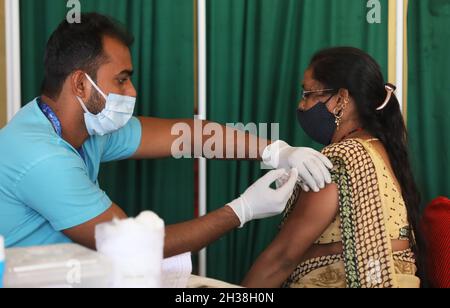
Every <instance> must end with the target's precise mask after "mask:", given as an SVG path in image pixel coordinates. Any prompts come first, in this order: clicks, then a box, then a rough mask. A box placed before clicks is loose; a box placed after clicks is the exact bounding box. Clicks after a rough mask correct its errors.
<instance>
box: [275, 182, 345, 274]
mask: <svg viewBox="0 0 450 308" xmlns="http://www.w3.org/2000/svg"><path fill="white" fill-rule="evenodd" d="M338 209H339V194H338V187H337V185H336V184H331V185H328V186H327V187H326V188H325V189H323V190H321V191H320V192H318V193H314V192H308V193H305V192H302V193H301V194H300V196H299V198H298V200H297V205H296V207H295V209H294V210H293V211H292V213H291V214H290V216H289V218H288V220H287V221H286V223H285V225H284V226H283V228H282V230H281V231H280V233H279V234H278V236H277V237H276V239H275V240H274V242H273V243H272V244H271V247H269V249H271V248H272V249H276V250H280V251H282V252H283V253H282V255H283V256H284V259H285V260H284V261H283V262H284V263H286V264H289V263H291V262H292V263H293V265H295V266H297V265H298V263H299V262H300V260H301V258H302V256H303V255H304V254H305V253H306V251H307V250H308V249H309V247H310V246H311V245H312V244H313V243H314V242H315V241H316V240H317V239H318V238H319V237H320V235H321V234H322V233H323V232H324V231H325V230H326V229H327V227H328V226H329V225H330V224H331V223H332V222H333V220H334V219H335V218H336V215H337V213H338Z"/></svg>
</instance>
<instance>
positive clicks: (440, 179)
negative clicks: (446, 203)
mask: <svg viewBox="0 0 450 308" xmlns="http://www.w3.org/2000/svg"><path fill="white" fill-rule="evenodd" d="M408 13H409V16H408V25H409V27H408V30H409V31H408V41H409V46H408V51H409V95H408V129H409V138H410V144H411V152H412V156H413V162H414V167H415V171H416V178H417V182H418V184H419V188H420V190H421V194H422V200H423V206H425V205H426V204H429V202H430V201H431V200H432V199H434V198H436V197H438V196H447V197H450V137H449V136H450V135H449V134H450V120H449V119H450V99H449V95H450V82H449V81H450V58H449V50H450V41H449V38H450V1H448V0H426V1H424V0H410V1H409V12H408Z"/></svg>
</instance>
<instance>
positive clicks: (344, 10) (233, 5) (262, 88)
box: [207, 0, 388, 283]
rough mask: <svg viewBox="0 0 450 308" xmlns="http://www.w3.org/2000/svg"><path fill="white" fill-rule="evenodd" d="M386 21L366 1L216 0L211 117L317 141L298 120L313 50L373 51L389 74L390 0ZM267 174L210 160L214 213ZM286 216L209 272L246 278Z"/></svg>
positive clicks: (250, 232) (297, 141) (239, 244)
mask: <svg viewBox="0 0 450 308" xmlns="http://www.w3.org/2000/svg"><path fill="white" fill-rule="evenodd" d="M381 3H382V12H381V24H369V23H368V22H367V20H366V15H367V13H368V11H369V10H368V9H367V7H366V5H367V1H366V0H339V1H336V0H239V1H230V0H211V1H208V11H207V12H208V74H209V78H208V83H209V87H208V91H209V97H208V104H209V105H208V110H209V115H208V116H209V119H210V120H215V121H219V122H223V123H237V122H243V123H249V122H256V123H260V122H261V123H280V130H281V132H280V137H281V138H282V139H284V140H287V141H288V142H290V143H291V144H293V145H302V146H316V147H317V145H316V144H313V143H312V142H311V141H310V139H308V138H307V137H306V136H305V135H304V134H303V132H302V130H301V129H300V127H299V126H298V124H297V121H296V116H295V111H296V108H297V105H298V100H299V98H300V89H301V86H300V82H301V80H302V78H303V71H304V70H305V69H306V68H307V65H308V62H309V60H310V57H311V56H312V54H313V53H314V52H316V51H318V50H319V49H322V48H325V47H330V46H336V45H350V46H355V47H359V48H362V49H364V50H366V51H368V52H369V53H370V54H372V55H373V56H374V57H375V58H376V59H377V60H378V62H379V63H380V65H381V66H382V67H383V69H384V72H385V73H386V72H387V50H388V49H387V19H388V15H387V1H381ZM261 175H262V172H261V171H260V169H259V164H258V163H250V162H216V161H214V162H210V163H209V165H208V205H209V209H210V210H212V209H214V208H217V207H219V206H222V205H223V204H224V203H226V202H228V201H230V200H232V199H233V198H235V197H236V196H238V195H239V194H240V193H242V192H243V191H244V190H245V188H246V187H247V186H248V185H249V183H251V182H253V181H255V180H256V179H257V178H258V177H259V176H261ZM279 221H280V218H275V219H271V220H265V221H262V222H256V223H251V224H249V225H248V226H247V227H245V228H244V229H242V230H238V231H236V232H233V233H232V234H230V235H229V236H226V237H225V238H223V239H222V240H220V241H219V242H217V243H216V244H214V245H212V246H211V247H210V249H209V252H208V256H209V257H208V276H211V277H215V278H219V279H223V280H226V281H230V282H234V283H238V282H240V281H241V279H242V278H243V276H244V275H245V273H246V272H247V271H248V269H249V267H250V266H251V264H252V263H253V262H254V260H255V258H256V257H257V256H258V255H259V254H260V252H261V251H262V250H263V249H264V248H265V247H266V246H267V245H268V243H270V241H271V240H272V239H273V237H274V235H275V234H276V232H277V230H278V229H277V226H278V223H279Z"/></svg>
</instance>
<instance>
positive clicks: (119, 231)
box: [95, 212, 164, 288]
mask: <svg viewBox="0 0 450 308" xmlns="http://www.w3.org/2000/svg"><path fill="white" fill-rule="evenodd" d="M95 239H96V244H97V251H98V252H100V253H102V254H104V255H105V256H107V257H109V259H111V261H112V262H113V265H114V274H113V281H112V285H111V286H112V287H113V288H158V287H161V271H162V260H163V250H164V221H162V220H161V219H160V218H159V217H158V216H157V215H156V214H154V213H152V212H143V213H142V214H141V215H139V216H138V217H137V218H136V219H132V218H129V219H125V220H114V221H113V222H109V223H104V224H100V225H98V226H97V227H96V230H95Z"/></svg>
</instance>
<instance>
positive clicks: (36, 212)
mask: <svg viewBox="0 0 450 308" xmlns="http://www.w3.org/2000/svg"><path fill="white" fill-rule="evenodd" d="M141 137H142V128H141V124H140V122H139V120H138V119H137V118H135V117H133V118H132V119H131V120H130V121H129V122H128V123H127V125H126V126H125V127H123V128H122V129H120V130H118V131H116V132H114V133H112V134H110V135H106V136H103V137H100V136H91V137H90V138H89V139H88V140H87V141H86V142H85V143H84V144H83V146H82V150H83V151H82V153H83V154H84V158H83V157H82V156H81V155H80V153H79V152H78V151H77V150H76V149H75V148H73V147H72V146H71V145H70V144H69V143H67V142H66V141H64V140H63V139H62V138H61V137H60V136H58V134H57V133H56V132H55V129H54V128H53V126H52V124H51V123H50V121H49V120H48V119H47V117H46V116H45V115H44V113H43V112H42V111H41V109H40V108H39V106H38V102H37V99H35V100H33V101H32V102H30V103H29V104H27V105H26V106H25V107H23V108H22V109H21V110H20V111H19V112H18V114H17V115H16V116H15V117H14V118H13V119H12V120H11V122H10V123H9V124H8V125H7V126H6V127H4V128H3V129H1V130H0V234H1V235H3V236H4V237H5V244H6V247H7V248H10V247H28V246H39V245H49V244H59V243H68V242H71V241H70V239H69V238H67V237H66V236H65V235H64V234H63V233H62V232H61V231H63V230H66V229H70V228H73V227H75V226H79V225H81V224H83V223H85V222H88V221H89V220H92V219H93V218H95V217H97V216H99V215H101V214H103V213H104V212H105V211H106V210H107V209H109V208H110V207H111V205H112V201H111V200H110V199H109V198H108V196H107V195H106V193H105V192H104V191H102V190H101V189H100V187H99V183H98V180H97V177H98V173H99V169H100V163H103V162H110V161H116V160H122V159H127V158H130V157H131V156H133V154H134V153H135V152H136V151H137V149H138V147H139V145H140V143H141Z"/></svg>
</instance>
